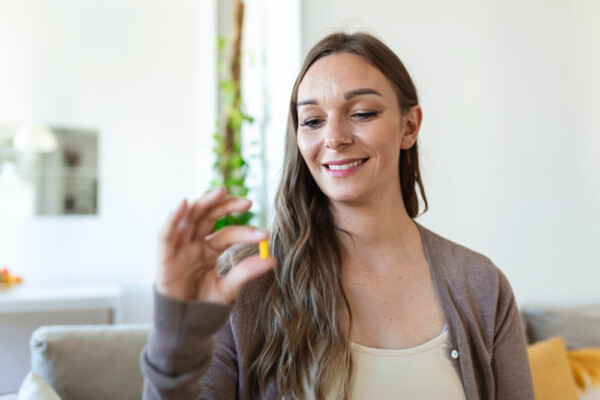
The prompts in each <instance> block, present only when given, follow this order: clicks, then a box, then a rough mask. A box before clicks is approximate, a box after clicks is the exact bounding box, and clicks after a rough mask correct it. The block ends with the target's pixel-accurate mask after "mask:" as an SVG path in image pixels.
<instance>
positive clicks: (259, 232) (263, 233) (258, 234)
mask: <svg viewBox="0 0 600 400" xmlns="http://www.w3.org/2000/svg"><path fill="white" fill-rule="evenodd" d="M252 235H253V236H254V237H257V238H261V237H265V236H266V235H267V232H266V231H262V230H260V229H255V230H254V232H252Z"/></svg>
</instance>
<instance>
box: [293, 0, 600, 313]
mask: <svg viewBox="0 0 600 400" xmlns="http://www.w3.org/2000/svg"><path fill="white" fill-rule="evenodd" d="M598 21H600V3H599V2H597V1H594V0H585V1H577V2H570V1H559V0H552V1H541V0H528V1H519V2H517V1H510V2H506V1H501V2H498V1H491V0H487V1H467V0H460V1H453V2H448V1H443V0H426V1H418V2H408V1H398V2H392V1H386V0H371V1H369V2H368V3H367V2H364V1H360V0H344V1H341V0H305V1H303V2H302V32H303V36H302V38H303V51H304V54H305V53H306V52H307V51H308V49H309V48H310V47H311V45H312V44H314V43H315V42H316V41H317V40H318V39H319V38H321V37H322V36H324V35H325V34H327V33H330V32H332V31H334V30H337V29H345V30H350V31H354V30H367V31H369V32H371V33H374V34H376V35H378V36H379V37H380V38H381V39H383V41H384V42H386V43H387V44H388V45H389V46H390V47H391V48H392V49H393V50H394V51H395V52H396V53H397V54H398V55H399V56H400V58H401V59H402V60H403V62H404V64H405V66H406V67H407V68H408V70H409V72H410V73H411V75H412V77H413V80H414V81H415V84H416V86H417V89H418V91H419V93H420V101H421V105H422V107H423V109H424V122H423V125H422V130H421V134H420V146H421V157H422V165H423V167H422V169H423V171H422V172H423V174H424V180H425V187H426V193H427V195H428V200H429V205H430V211H428V212H427V213H426V214H425V215H424V216H423V217H422V218H420V221H421V223H423V224H424V225H425V226H427V227H429V228H430V229H432V230H434V231H436V232H438V233H440V234H442V235H443V236H446V237H448V238H450V239H452V240H454V241H457V242H459V243H462V244H465V245H467V246H468V247H471V248H473V249H475V250H478V251H480V252H482V253H484V254H486V255H488V256H489V257H490V258H491V259H492V260H493V261H494V262H495V263H496V264H497V265H498V266H499V267H500V268H501V269H502V270H503V271H504V272H505V273H506V275H507V276H508V278H509V280H510V281H511V283H512V286H513V290H514V291H515V295H516V297H517V301H518V302H519V303H520V304H531V303H538V302H539V303H541V302H544V303H563V304H567V303H568V304H574V303H588V302H600V290H598V282H599V281H600V272H599V271H598V268H597V267H598V265H599V264H598V257H597V254H596V253H597V251H596V249H597V246H598V243H600V210H599V208H598V205H599V204H600V157H599V155H600V135H599V133H600V113H598V110H599V109H600V75H599V74H598V71H600V51H599V50H598V43H600V24H598Z"/></svg>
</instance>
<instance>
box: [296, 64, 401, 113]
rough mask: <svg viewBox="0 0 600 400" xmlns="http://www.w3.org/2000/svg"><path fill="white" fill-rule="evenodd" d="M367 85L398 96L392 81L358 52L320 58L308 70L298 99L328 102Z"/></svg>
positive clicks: (300, 87)
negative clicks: (357, 53)
mask: <svg viewBox="0 0 600 400" xmlns="http://www.w3.org/2000/svg"><path fill="white" fill-rule="evenodd" d="M364 88H370V89H375V90H377V91H378V92H379V93H381V94H382V95H383V96H384V97H395V92H394V89H393V87H392V84H391V83H390V82H389V80H388V79H387V78H386V77H385V75H383V74H382V73H381V71H379V70H378V69H377V68H375V67H374V66H373V65H371V64H370V63H369V62H368V61H366V60H365V59H364V58H362V57H361V56H358V55H356V54H349V53H337V54H333V55H330V56H326V57H323V58H321V59H319V60H317V61H316V62H315V63H314V64H313V65H312V66H311V67H310V68H309V69H308V71H307V72H306V74H305V75H304V78H303V79H302V82H300V85H299V86H298V101H303V100H308V99H314V100H316V101H317V102H321V101H327V100H329V99H331V98H335V97H338V96H342V97H343V95H344V93H347V92H349V91H352V90H356V89H364Z"/></svg>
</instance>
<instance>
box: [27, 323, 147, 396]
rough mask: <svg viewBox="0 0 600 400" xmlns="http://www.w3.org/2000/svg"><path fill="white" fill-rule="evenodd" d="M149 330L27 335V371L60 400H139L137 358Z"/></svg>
mask: <svg viewBox="0 0 600 400" xmlns="http://www.w3.org/2000/svg"><path fill="white" fill-rule="evenodd" d="M149 330H150V325H73V326H69V325H57V326H43V327H41V328H39V329H37V330H36V331H35V332H34V333H33V334H32V336H31V341H30V347H31V370H32V372H33V373H35V374H37V375H39V376H40V377H41V378H42V379H43V380H45V381H46V382H48V384H50V386H52V388H54V390H56V392H57V393H58V394H59V395H60V397H61V399H62V400H74V399H84V398H85V399H89V400H101V399H125V400H126V399H140V397H141V393H142V385H143V377H142V373H141V371H140V368H139V357H140V353H141V351H142V349H143V347H144V346H145V345H146V342H147V340H148V332H149Z"/></svg>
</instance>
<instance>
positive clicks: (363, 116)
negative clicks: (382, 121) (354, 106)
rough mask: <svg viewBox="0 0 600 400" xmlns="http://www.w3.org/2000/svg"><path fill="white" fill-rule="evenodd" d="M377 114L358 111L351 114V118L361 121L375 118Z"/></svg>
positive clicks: (375, 112) (376, 112)
mask: <svg viewBox="0 0 600 400" xmlns="http://www.w3.org/2000/svg"><path fill="white" fill-rule="evenodd" d="M377 114H379V112H378V111H359V112H355V113H354V114H352V116H353V117H356V118H357V119H361V120H362V119H369V118H373V117H376V116H377Z"/></svg>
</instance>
